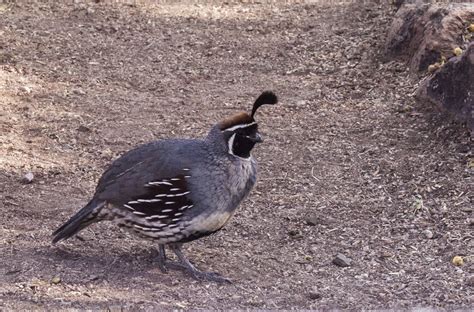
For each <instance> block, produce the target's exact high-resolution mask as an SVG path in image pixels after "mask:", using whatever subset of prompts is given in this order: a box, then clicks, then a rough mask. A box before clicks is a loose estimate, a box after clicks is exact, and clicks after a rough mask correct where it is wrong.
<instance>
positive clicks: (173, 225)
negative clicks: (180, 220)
mask: <svg viewBox="0 0 474 312" xmlns="http://www.w3.org/2000/svg"><path fill="white" fill-rule="evenodd" d="M177 226H178V225H177V224H171V225H169V226H168V227H169V228H170V229H172V228H175V227H177Z"/></svg>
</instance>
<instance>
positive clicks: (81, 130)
mask: <svg viewBox="0 0 474 312" xmlns="http://www.w3.org/2000/svg"><path fill="white" fill-rule="evenodd" d="M77 131H79V132H91V129H90V128H89V127H86V126H83V125H80V126H79V128H77Z"/></svg>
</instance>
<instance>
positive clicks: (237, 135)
mask: <svg viewBox="0 0 474 312" xmlns="http://www.w3.org/2000/svg"><path fill="white" fill-rule="evenodd" d="M257 135H258V125H257V124H256V123H253V124H250V125H248V126H246V125H245V124H243V125H241V126H240V127H239V126H235V127H234V129H232V130H225V131H224V138H225V140H226V142H227V145H228V147H229V153H230V154H232V155H234V156H238V157H241V158H249V157H250V151H251V150H252V149H253V147H254V146H255V143H256V141H255V139H254V138H255V137H256V136H257Z"/></svg>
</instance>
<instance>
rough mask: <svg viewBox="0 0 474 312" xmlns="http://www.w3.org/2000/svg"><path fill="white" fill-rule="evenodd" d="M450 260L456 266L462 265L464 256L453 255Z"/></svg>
mask: <svg viewBox="0 0 474 312" xmlns="http://www.w3.org/2000/svg"><path fill="white" fill-rule="evenodd" d="M451 262H452V263H453V264H454V265H456V266H462V265H463V264H464V258H463V257H461V256H454V257H453V259H452V260H451Z"/></svg>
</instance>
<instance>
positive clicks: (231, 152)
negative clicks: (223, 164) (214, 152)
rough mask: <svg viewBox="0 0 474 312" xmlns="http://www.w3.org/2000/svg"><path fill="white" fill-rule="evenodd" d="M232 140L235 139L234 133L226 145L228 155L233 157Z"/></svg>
mask: <svg viewBox="0 0 474 312" xmlns="http://www.w3.org/2000/svg"><path fill="white" fill-rule="evenodd" d="M234 139H235V133H234V134H232V136H231V137H230V139H229V142H228V144H229V154H231V155H234V151H233V149H234ZM234 156H235V155H234Z"/></svg>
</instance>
